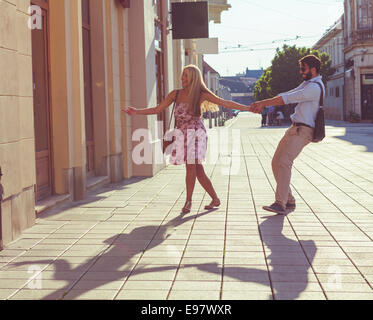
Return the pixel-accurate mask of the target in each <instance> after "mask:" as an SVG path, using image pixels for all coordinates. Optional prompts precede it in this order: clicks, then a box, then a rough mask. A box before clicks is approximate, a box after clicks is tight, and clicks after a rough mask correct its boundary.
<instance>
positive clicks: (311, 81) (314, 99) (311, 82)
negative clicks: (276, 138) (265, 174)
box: [250, 55, 325, 214]
mask: <svg viewBox="0 0 373 320" xmlns="http://www.w3.org/2000/svg"><path fill="white" fill-rule="evenodd" d="M299 67H300V73H301V75H302V77H303V80H304V82H303V83H302V84H301V85H300V86H299V87H297V88H296V89H294V90H291V91H289V92H285V93H281V94H279V95H278V96H277V97H275V98H272V99H267V100H263V101H258V102H255V103H253V104H252V105H251V106H250V111H252V112H255V113H261V112H262V110H263V108H265V107H266V106H268V105H275V106H283V105H286V104H290V103H298V105H297V107H296V108H295V113H294V114H292V115H291V120H292V126H291V127H290V128H289V129H288V130H287V131H286V133H285V135H284V137H283V138H282V140H281V141H280V143H279V145H278V147H277V150H276V152H275V154H274V156H273V159H272V170H273V175H274V177H275V180H276V183H277V187H276V201H275V202H274V203H273V204H272V205H270V206H265V207H263V209H265V210H268V211H272V212H276V213H279V214H284V213H286V209H294V208H295V199H294V197H293V194H292V192H291V188H290V179H291V169H292V166H293V162H294V160H295V159H296V157H297V156H298V155H299V154H300V152H301V151H302V150H303V148H304V147H305V146H306V145H308V144H309V143H310V142H311V141H312V139H313V132H314V127H315V120H316V115H317V112H318V110H319V107H320V106H319V102H320V95H321V94H324V92H325V87H324V85H323V83H322V78H321V76H320V68H321V61H320V59H319V58H317V57H316V56H314V55H308V56H305V57H303V58H302V59H300V60H299Z"/></svg>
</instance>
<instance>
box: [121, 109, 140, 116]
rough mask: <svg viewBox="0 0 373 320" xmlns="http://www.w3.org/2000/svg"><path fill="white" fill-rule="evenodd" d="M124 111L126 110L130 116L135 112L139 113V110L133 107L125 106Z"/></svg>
mask: <svg viewBox="0 0 373 320" xmlns="http://www.w3.org/2000/svg"><path fill="white" fill-rule="evenodd" d="M122 111H123V112H125V113H127V114H128V115H130V116H133V115H134V114H136V113H137V112H136V111H137V110H136V109H135V108H132V107H128V108H123V109H122Z"/></svg>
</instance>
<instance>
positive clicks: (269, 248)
mask: <svg viewBox="0 0 373 320" xmlns="http://www.w3.org/2000/svg"><path fill="white" fill-rule="evenodd" d="M259 126H260V117H258V116H257V115H252V114H249V113H240V115H239V116H238V117H237V118H236V119H235V120H233V122H231V124H230V128H229V132H230V133H229V136H227V135H226V132H227V130H226V129H225V128H219V129H213V130H210V131H209V137H210V143H211V145H210V147H209V150H210V153H211V154H210V158H209V159H208V163H207V164H206V166H205V168H206V171H207V173H208V175H209V176H211V177H212V181H213V184H214V186H215V187H216V190H217V192H218V194H219V196H220V198H221V200H222V206H221V207H220V208H219V209H216V210H211V211H206V210H204V206H205V205H206V204H208V203H209V202H210V199H209V197H208V195H206V194H205V192H204V191H203V189H202V188H201V186H200V185H199V184H198V182H197V183H196V189H195V195H194V199H193V208H192V212H191V213H190V214H187V215H181V214H180V211H181V208H182V206H183V204H184V201H185V183H184V179H185V169H184V166H176V167H175V166H168V167H167V168H166V169H164V170H162V171H161V172H160V173H158V174H157V175H156V176H154V177H152V178H144V179H141V178H133V179H130V180H127V181H124V182H123V183H120V184H115V185H109V186H106V187H104V188H101V189H99V190H96V191H94V192H91V193H90V194H89V197H88V198H87V199H85V200H84V201H81V202H75V203H73V204H65V205H63V206H62V207H61V208H59V209H53V210H51V211H49V212H46V213H43V214H41V215H40V216H39V217H38V218H37V221H36V225H35V226H33V227H32V228H30V229H28V230H27V231H26V232H24V233H23V234H22V236H21V237H20V238H19V239H17V240H16V241H14V242H13V243H12V244H10V245H9V246H8V247H7V248H6V249H5V250H3V251H1V252H0V299H30V300H31V299H67V300H70V299H157V300H158V299H159V300H165V299H170V300H172V299H178V300H179V299H181V300H185V299H187V300H193V299H203V300H204V299H209V300H210V299H211V300H218V299H224V300H254V299H255V300H268V299H276V300H279V299H323V300H324V299H373V241H372V239H373V166H372V164H373V125H372V124H349V123H346V122H338V121H335V122H328V128H327V135H328V137H327V138H326V139H325V141H323V142H322V143H319V144H310V145H309V146H307V147H306V148H305V150H304V151H303V153H302V154H301V156H300V157H299V158H298V159H297V160H296V161H295V164H294V168H293V177H292V188H293V190H294V195H295V197H296V199H297V208H296V210H295V211H293V212H289V213H288V214H287V215H286V216H279V215H275V214H271V213H269V212H266V211H264V210H263V209H262V206H263V205H267V204H271V203H272V202H273V198H274V187H275V182H274V178H273V175H272V171H271V158H272V155H273V153H274V151H275V148H276V146H277V143H278V141H279V139H280V138H281V137H282V135H283V133H284V131H285V130H286V128H285V127H270V128H260V127H259ZM238 134H240V136H238ZM217 136H218V137H219V139H220V141H221V145H220V147H219V156H217V155H216V154H214V152H213V151H215V150H217V148H218V146H219V140H217V139H216V137H217ZM216 142H218V144H216ZM227 146H229V148H227ZM230 150H233V151H230Z"/></svg>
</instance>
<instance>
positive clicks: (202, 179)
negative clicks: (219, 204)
mask: <svg viewBox="0 0 373 320" xmlns="http://www.w3.org/2000/svg"><path fill="white" fill-rule="evenodd" d="M196 173H197V179H198V181H199V183H200V184H201V186H202V187H203V189H205V190H206V192H207V193H208V194H209V195H210V197H211V198H212V199H213V200H215V199H218V195H217V194H216V192H215V189H214V187H213V185H212V183H211V180H210V179H209V177H208V176H207V175H206V173H205V170H204V168H203V165H202V164H196Z"/></svg>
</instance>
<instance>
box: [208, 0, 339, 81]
mask: <svg viewBox="0 0 373 320" xmlns="http://www.w3.org/2000/svg"><path fill="white" fill-rule="evenodd" d="M228 3H229V4H230V5H231V6H232V7H231V8H230V9H229V10H228V11H224V12H223V13H222V15H221V24H214V23H213V22H210V38H219V52H220V53H219V54H217V55H212V54H206V55H204V57H205V61H206V62H207V63H208V64H210V65H211V66H212V67H213V68H214V69H215V70H216V71H218V72H219V73H220V75H221V76H228V75H236V74H237V73H242V72H244V71H245V70H246V67H248V68H249V69H260V68H261V67H263V68H264V69H265V68H267V67H269V66H270V65H271V61H272V59H273V57H274V55H275V52H276V48H277V47H280V48H282V46H283V44H288V45H297V46H298V47H303V46H305V47H312V46H313V45H314V44H315V43H316V42H317V41H318V40H319V39H320V38H321V36H322V35H323V34H324V32H325V31H326V30H327V29H328V28H329V27H330V26H332V25H333V24H334V22H336V21H337V20H338V19H339V18H340V16H341V15H342V14H343V10H344V9H343V0H228ZM297 37H298V38H297ZM296 38H297V39H296ZM295 39H296V40H295ZM250 49H253V50H254V51H251V50H250ZM239 51H242V52H239Z"/></svg>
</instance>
